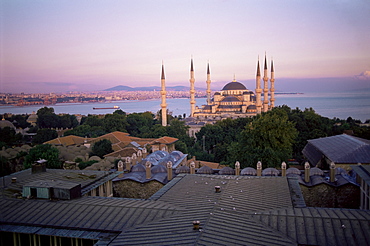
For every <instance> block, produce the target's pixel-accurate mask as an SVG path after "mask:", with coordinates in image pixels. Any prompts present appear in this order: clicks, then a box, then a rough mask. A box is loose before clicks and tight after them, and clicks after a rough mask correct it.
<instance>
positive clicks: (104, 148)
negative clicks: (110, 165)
mask: <svg viewBox="0 0 370 246" xmlns="http://www.w3.org/2000/svg"><path fill="white" fill-rule="evenodd" d="M112 152H113V149H112V143H111V141H109V140H108V139H102V140H100V141H98V142H96V143H95V144H94V146H93V147H92V152H91V156H93V155H96V156H99V157H100V158H103V156H105V155H106V154H109V153H112Z"/></svg>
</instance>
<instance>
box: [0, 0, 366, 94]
mask: <svg viewBox="0 0 370 246" xmlns="http://www.w3.org/2000/svg"><path fill="white" fill-rule="evenodd" d="M368 13H370V2H369V1H366V0H358V1H347V0H341V1H316V0H309V1H293V0H281V1H273V0H268V1H257V0H253V1H242V0H240V1H221V0H220V1H113V0H108V1H89V2H86V1H73V2H65V1H54V0H51V1H41V0H35V1H26V0H18V1H5V0H0V23H1V33H0V43H1V46H0V52H1V53H0V80H1V81H0V92H13V93H17V92H25V93H36V92H40V93H44V92H66V91H97V90H104V89H107V88H110V87H114V86H118V85H126V86H131V87H139V86H159V85H160V72H161V64H162V61H163V63H164V66H165V73H166V85H168V86H176V85H183V86H189V68H190V58H191V56H192V57H193V59H194V70H195V86H196V87H201V88H205V87H206V83H205V81H206V66H207V62H208V61H209V63H210V68H211V80H212V84H211V87H212V90H219V89H220V88H222V86H223V85H224V84H225V83H227V82H229V81H231V80H232V79H233V78H234V74H235V77H236V80H238V81H241V82H243V83H244V84H245V85H246V86H247V87H248V89H250V90H254V89H255V83H254V78H255V72H256V63H257V59H258V56H259V59H260V62H261V63H262V64H263V59H264V55H265V52H266V54H267V59H268V66H270V62H271V59H272V57H273V60H274V67H275V77H276V83H275V87H276V90H277V91H286V92H288V91H301V92H305V91H315V90H316V91H321V90H325V91H330V90H333V91H340V90H360V89H369V88H370V45H369V44H370V35H369V33H368V30H369V28H370V18H369V17H368Z"/></svg>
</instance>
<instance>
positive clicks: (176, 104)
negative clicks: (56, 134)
mask: <svg viewBox="0 0 370 246" xmlns="http://www.w3.org/2000/svg"><path fill="white" fill-rule="evenodd" d="M275 99H276V101H275V106H279V105H287V106H289V107H290V108H292V109H295V108H300V109H301V110H304V109H305V108H313V109H314V110H315V112H316V113H318V114H320V115H321V116H324V117H328V118H334V117H336V118H339V119H347V118H348V117H352V118H353V119H358V120H361V121H362V122H364V121H365V120H367V119H370V97H369V95H368V92H345V93H304V94H277V95H275ZM262 100H263V97H262ZM160 103H161V101H160V99H156V100H143V101H133V100H132V101H115V102H105V103H60V104H56V105H49V106H47V107H53V108H54V111H55V113H56V114H59V113H67V114H82V115H88V114H108V113H113V112H114V111H115V109H98V110H94V109H93V108H94V107H95V108H106V107H113V106H119V107H120V109H121V110H123V111H125V112H126V113H134V112H137V113H139V112H145V111H150V112H152V113H154V114H155V113H157V112H158V110H160ZM205 103H206V98H196V105H197V106H199V107H200V106H201V105H203V104H205ZM167 104H168V106H167V108H168V110H169V111H170V112H172V115H174V116H177V115H183V114H186V116H188V115H189V114H190V100H189V99H188V98H178V99H167ZM42 107H44V105H33V106H23V107H18V106H0V114H3V113H13V114H31V113H32V112H33V111H35V112H37V110H38V109H40V108H42Z"/></svg>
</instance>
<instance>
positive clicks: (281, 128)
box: [228, 108, 298, 167]
mask: <svg viewBox="0 0 370 246" xmlns="http://www.w3.org/2000/svg"><path fill="white" fill-rule="evenodd" d="M297 135H298V132H297V130H296V129H295V127H294V123H293V122H290V121H289V120H288V114H287V113H286V112H285V111H284V110H282V109H279V108H274V109H273V110H271V111H269V112H267V113H263V114H261V115H257V116H256V117H254V119H253V121H252V122H250V123H249V124H247V125H246V127H245V130H244V131H243V132H242V134H241V141H240V142H238V143H235V144H233V145H231V146H230V147H229V148H228V150H229V151H230V152H231V153H232V154H233V156H231V159H232V161H233V162H235V161H237V160H238V161H239V162H240V163H241V164H242V165H244V166H252V165H255V164H256V163H257V162H258V161H262V164H263V165H264V166H265V167H266V166H268V167H275V166H279V165H280V164H281V162H283V161H287V160H288V159H289V158H291V155H292V147H293V143H294V141H295V139H296V137H297Z"/></svg>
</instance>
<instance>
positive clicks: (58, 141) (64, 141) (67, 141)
mask: <svg viewBox="0 0 370 246" xmlns="http://www.w3.org/2000/svg"><path fill="white" fill-rule="evenodd" d="M85 140H87V141H89V140H90V138H83V137H79V136H74V135H69V136H65V137H60V138H55V139H52V140H50V141H47V142H45V143H44V144H54V145H64V146H70V145H76V144H83V143H84V142H85Z"/></svg>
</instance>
